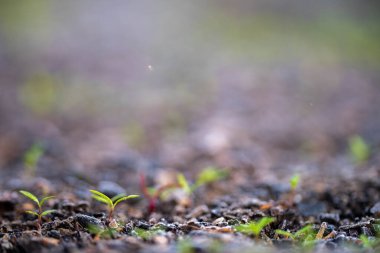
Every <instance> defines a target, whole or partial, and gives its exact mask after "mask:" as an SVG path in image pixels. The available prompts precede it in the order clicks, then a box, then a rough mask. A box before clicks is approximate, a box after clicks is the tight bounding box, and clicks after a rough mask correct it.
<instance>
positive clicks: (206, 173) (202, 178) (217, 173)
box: [177, 167, 228, 194]
mask: <svg viewBox="0 0 380 253" xmlns="http://www.w3.org/2000/svg"><path fill="white" fill-rule="evenodd" d="M227 176H228V173H227V172H226V171H223V170H220V169H217V168H214V167H207V168H205V169H203V170H202V171H201V172H200V173H199V174H198V177H197V180H196V181H195V183H194V184H190V183H189V182H188V181H187V179H186V177H185V176H184V175H183V174H182V173H179V174H178V175H177V181H178V184H179V185H180V186H181V188H182V189H183V190H184V191H185V192H186V193H187V194H191V193H193V192H194V191H195V190H196V189H198V188H199V187H200V186H202V185H205V184H209V183H212V182H216V181H219V180H222V179H224V178H226V177H227Z"/></svg>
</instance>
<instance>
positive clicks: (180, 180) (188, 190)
mask: <svg viewBox="0 0 380 253" xmlns="http://www.w3.org/2000/svg"><path fill="white" fill-rule="evenodd" d="M177 180H178V184H179V185H180V186H181V187H182V189H183V190H184V191H185V192H186V193H187V194H190V193H191V188H190V185H189V183H188V182H187V180H186V178H185V176H184V175H183V174H182V173H179V174H178V175H177Z"/></svg>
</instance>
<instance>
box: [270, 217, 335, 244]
mask: <svg viewBox="0 0 380 253" xmlns="http://www.w3.org/2000/svg"><path fill="white" fill-rule="evenodd" d="M326 228H327V223H326V222H323V223H322V224H321V227H320V229H319V231H318V232H317V233H316V232H315V231H314V229H313V227H312V226H311V225H307V226H305V227H303V228H301V229H300V230H298V231H297V232H295V233H291V232H288V231H284V230H280V229H277V230H276V235H277V236H278V235H281V236H283V237H284V238H285V239H292V240H293V241H299V242H301V243H302V245H303V246H304V247H306V248H308V247H311V246H313V245H314V243H315V241H316V240H321V239H324V240H326V239H330V238H333V237H334V236H335V234H336V232H335V231H332V232H331V233H329V234H328V235H327V236H323V235H324V232H325V230H326Z"/></svg>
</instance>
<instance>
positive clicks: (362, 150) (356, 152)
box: [348, 135, 371, 164]
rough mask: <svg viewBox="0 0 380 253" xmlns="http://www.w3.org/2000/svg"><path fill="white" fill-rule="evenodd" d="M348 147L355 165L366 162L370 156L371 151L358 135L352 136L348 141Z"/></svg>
mask: <svg viewBox="0 0 380 253" xmlns="http://www.w3.org/2000/svg"><path fill="white" fill-rule="evenodd" d="M348 145H349V150H350V153H351V157H352V159H353V160H354V162H355V163H357V164H362V163H363V162H365V161H367V160H368V158H369V156H370V154H371V149H370V147H369V145H368V144H367V143H366V142H365V140H364V139H363V138H362V137H360V136H359V135H354V136H352V137H351V138H350V139H349V140H348Z"/></svg>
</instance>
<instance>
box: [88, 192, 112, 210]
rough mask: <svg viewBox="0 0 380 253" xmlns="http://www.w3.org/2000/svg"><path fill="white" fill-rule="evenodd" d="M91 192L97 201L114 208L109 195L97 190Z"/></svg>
mask: <svg viewBox="0 0 380 253" xmlns="http://www.w3.org/2000/svg"><path fill="white" fill-rule="evenodd" d="M90 192H91V193H92V194H93V195H92V197H93V198H94V199H96V200H97V201H100V202H103V203H106V204H107V205H108V206H110V207H112V206H113V203H112V200H111V199H110V198H109V197H108V196H107V195H105V194H103V193H101V192H99V191H96V190H90Z"/></svg>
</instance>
